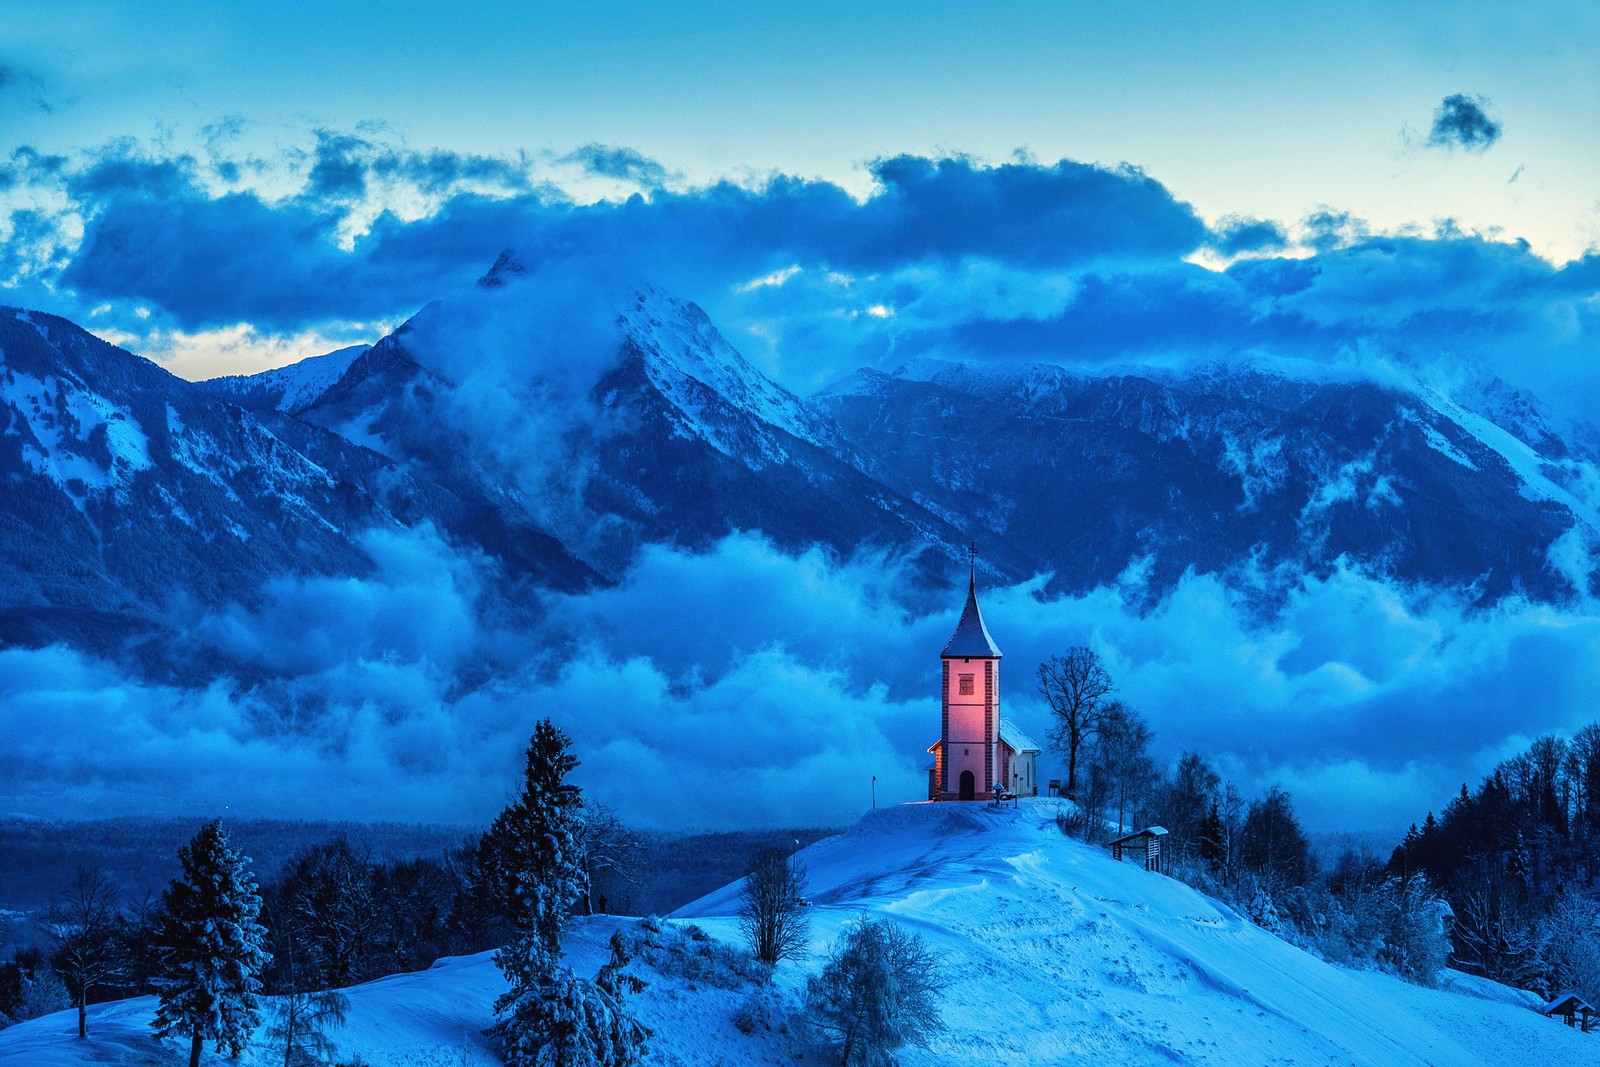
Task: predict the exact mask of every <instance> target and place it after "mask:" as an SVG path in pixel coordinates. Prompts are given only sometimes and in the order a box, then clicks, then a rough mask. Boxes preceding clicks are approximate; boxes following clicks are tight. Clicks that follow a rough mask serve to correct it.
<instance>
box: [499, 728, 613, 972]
mask: <svg viewBox="0 0 1600 1067" xmlns="http://www.w3.org/2000/svg"><path fill="white" fill-rule="evenodd" d="M570 746H571V741H570V740H569V739H568V738H567V735H566V734H564V733H563V732H561V731H560V730H559V729H557V728H556V726H555V724H554V723H552V722H551V721H550V720H549V719H541V720H539V723H538V725H536V726H535V727H534V730H533V737H532V739H531V740H530V741H529V742H528V753H527V764H526V767H525V768H524V770H523V781H522V792H521V793H520V794H519V795H518V797H517V799H516V800H515V801H514V802H513V803H512V804H511V805H510V806H509V807H507V808H506V809H505V810H504V811H502V812H501V813H500V815H499V817H498V818H496V819H495V821H494V825H493V826H491V827H490V828H489V835H488V840H489V844H490V853H491V855H492V861H491V862H492V864H493V866H494V868H495V871H494V873H495V875H496V876H497V878H498V880H499V882H500V891H501V893H502V894H503V898H504V906H505V909H506V913H507V916H508V917H509V918H510V920H511V922H512V924H513V925H514V926H515V927H516V929H517V930H518V931H519V933H523V934H527V933H531V934H533V935H534V936H535V937H536V938H537V939H538V941H539V942H540V944H542V945H543V946H544V949H545V951H546V952H547V953H549V954H551V955H554V954H555V953H557V952H558V951H559V949H560V947H561V933H562V931H563V930H564V929H565V928H566V925H567V918H568V916H570V915H571V913H572V906H573V904H574V902H576V901H578V900H579V899H581V898H582V897H583V896H584V894H585V893H586V892H587V891H588V879H587V877H586V876H585V874H584V863H583V855H582V845H581V843H580V841H579V832H580V831H579V820H580V818H581V817H582V810H583V791H582V790H580V789H579V788H578V787H577V786H576V785H573V784H572V783H571V782H568V781H567V780H566V777H567V775H568V774H570V773H572V771H573V770H575V769H576V768H577V766H578V760H577V758H576V757H575V756H573V755H572V752H571V751H570Z"/></svg>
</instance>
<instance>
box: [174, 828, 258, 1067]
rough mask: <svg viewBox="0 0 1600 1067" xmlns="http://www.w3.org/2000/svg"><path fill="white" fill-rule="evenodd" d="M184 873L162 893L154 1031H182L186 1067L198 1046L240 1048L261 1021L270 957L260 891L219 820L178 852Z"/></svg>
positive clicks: (193, 1063)
mask: <svg viewBox="0 0 1600 1067" xmlns="http://www.w3.org/2000/svg"><path fill="white" fill-rule="evenodd" d="M178 862H179V864H180V865H181V866H182V868H183V877H182V878H180V879H176V880H174V881H173V883H172V885H171V886H169V887H168V888H167V891H166V892H165V893H163V894H162V898H161V903H162V910H163V912H164V914H163V916H162V919H161V922H160V925H159V927H158V931H157V936H156V944H157V950H158V952H159V958H160V969H159V973H158V974H157V976H156V978H155V981H154V985H155V987H156V992H157V995H158V996H159V998H160V1000H159V1004H158V1006H157V1008H156V1015H155V1018H154V1019H153V1020H152V1021H151V1024H150V1025H151V1026H152V1027H154V1029H155V1031H156V1034H157V1036H159V1037H172V1036H187V1037H188V1038H189V1067H199V1063H200V1049H201V1045H202V1043H203V1042H204V1041H206V1040H212V1041H215V1042H216V1043H217V1046H218V1047H219V1048H222V1049H225V1050H226V1051H227V1052H228V1053H229V1054H230V1055H233V1056H237V1055H239V1054H240V1053H241V1052H243V1051H244V1048H245V1045H246V1044H248V1042H249V1040H250V1035H251V1033H253V1032H254V1030H255V1028H256V1027H257V1026H259V1025H260V1022H261V998H260V995H259V993H260V990H261V981H260V977H259V976H260V973H261V969H262V968H263V967H265V966H266V964H267V962H268V961H269V960H270V959H271V958H272V957H271V955H270V954H269V953H268V952H267V950H266V949H265V948H264V947H263V943H264V941H265V939H266V936H267V931H266V929H265V928H264V927H262V926H261V925H260V924H259V923H258V922H257V921H256V919H257V918H258V916H259V915H260V914H261V894H260V893H259V891H258V890H257V888H256V881H255V878H254V876H253V875H252V874H251V872H250V860H249V858H248V857H246V856H244V855H242V854H241V853H240V852H239V850H238V849H236V848H234V847H233V846H232V845H230V844H229V843H228V833H227V831H226V830H224V829H223V827H222V823H221V822H220V821H215V820H214V821H212V822H210V823H208V824H206V825H205V826H204V827H202V828H201V830H200V832H199V833H198V834H196V835H195V836H194V839H193V840H191V841H190V842H189V843H188V844H187V845H184V846H183V847H182V848H181V849H179V850H178Z"/></svg>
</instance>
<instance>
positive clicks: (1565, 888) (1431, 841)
mask: <svg viewBox="0 0 1600 1067" xmlns="http://www.w3.org/2000/svg"><path fill="white" fill-rule="evenodd" d="M1389 867H1390V869H1391V870H1393V871H1395V872H1397V873H1400V874H1402V875H1403V874H1406V873H1407V872H1420V873H1421V874H1423V875H1425V876H1426V877H1427V878H1428V879H1429V880H1430V881H1431V882H1432V883H1434V884H1435V885H1437V886H1439V888H1440V891H1441V892H1442V893H1443V894H1444V897H1445V899H1446V900H1447V901H1449V904H1450V907H1451V910H1452V912H1453V913H1454V917H1455V921H1454V923H1453V925H1452V928H1451V962H1452V965H1453V966H1456V967H1459V968H1460V969H1462V970H1465V971H1470V972H1473V973H1476V974H1482V975H1485V976H1487V977H1489V978H1493V979H1495V980H1496V981H1501V982H1506V983H1508V984H1511V985H1515V986H1519V987H1521V988H1524V989H1531V990H1534V991H1535V992H1537V993H1540V994H1542V995H1544V996H1546V997H1554V996H1555V995H1557V994H1559V993H1564V992H1577V993H1579V994H1580V995H1582V996H1584V997H1585V998H1587V999H1588V1000H1590V1001H1591V1002H1593V1001H1595V1000H1596V999H1600V723H1591V724H1589V725H1588V726H1585V727H1583V728H1582V729H1580V730H1578V731H1577V732H1576V733H1575V734H1573V736H1572V737H1571V738H1564V737H1560V736H1557V735H1554V734H1550V735H1546V736H1544V737H1540V738H1538V739H1536V740H1535V741H1534V742H1533V743H1532V744H1531V745H1529V746H1528V748H1527V749H1526V751H1524V752H1522V753H1520V754H1518V755H1516V756H1514V757H1512V758H1510V759H1508V760H1505V761H1504V762H1502V763H1500V764H1499V765H1498V766H1497V767H1495V769H1494V770H1493V771H1492V772H1490V773H1489V774H1488V775H1486V776H1485V777H1484V779H1483V780H1482V781H1481V782H1480V783H1479V784H1478V787H1477V788H1476V789H1468V788H1467V785H1466V784H1465V783H1462V786H1461V791H1460V792H1459V793H1458V794H1457V795H1456V796H1455V797H1454V798H1453V799H1452V800H1451V801H1450V802H1449V803H1448V804H1446V805H1445V807H1444V809H1443V811H1441V812H1440V813H1439V815H1438V816H1435V815H1434V813H1433V812H1428V814H1427V816H1426V818H1425V819H1424V820H1423V822H1422V824H1421V825H1420V826H1418V825H1416V824H1413V825H1412V826H1411V828H1410V829H1409V830H1408V831H1407V833H1406V835H1405V838H1404V839H1403V840H1402V841H1401V842H1400V844H1399V845H1397V846H1396V847H1395V849H1394V853H1393V854H1392V855H1391V856H1390V859H1389Z"/></svg>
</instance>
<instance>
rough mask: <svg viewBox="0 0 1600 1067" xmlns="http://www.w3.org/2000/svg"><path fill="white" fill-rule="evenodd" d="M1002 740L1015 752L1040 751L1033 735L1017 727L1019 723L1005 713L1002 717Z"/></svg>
mask: <svg viewBox="0 0 1600 1067" xmlns="http://www.w3.org/2000/svg"><path fill="white" fill-rule="evenodd" d="M1000 740H1001V741H1002V742H1003V743H1004V744H1006V745H1007V746H1008V747H1009V748H1010V749H1011V751H1013V752H1038V751H1040V748H1039V746H1038V745H1036V744H1034V743H1033V739H1032V738H1031V737H1029V736H1028V735H1027V734H1025V733H1023V732H1022V731H1021V730H1019V729H1017V724H1016V723H1014V722H1012V721H1011V720H1010V719H1008V718H1006V717H1005V716H1003V715H1002V716H1001V717H1000Z"/></svg>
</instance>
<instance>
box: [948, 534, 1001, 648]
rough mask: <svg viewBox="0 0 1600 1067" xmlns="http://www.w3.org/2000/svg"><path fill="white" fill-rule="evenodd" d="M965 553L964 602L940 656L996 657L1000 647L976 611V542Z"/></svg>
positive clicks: (980, 613) (979, 613) (981, 613)
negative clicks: (965, 592)
mask: <svg viewBox="0 0 1600 1067" xmlns="http://www.w3.org/2000/svg"><path fill="white" fill-rule="evenodd" d="M967 554H968V563H969V566H970V567H971V571H970V573H969V575H968V578H967V603H966V606H965V607H963V608H962V609H961V621H960V622H958V623H956V632H955V633H954V634H952V635H950V643H949V644H947V645H945V646H944V651H943V652H942V653H940V655H941V656H942V657H943V658H945V659H952V658H954V659H999V658H1000V649H999V646H997V645H996V644H995V643H994V638H992V637H990V636H989V628H988V627H987V626H985V625H984V624H983V612H982V611H979V610H978V543H977V542H976V541H974V542H973V543H972V544H970V545H968V546H967Z"/></svg>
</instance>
